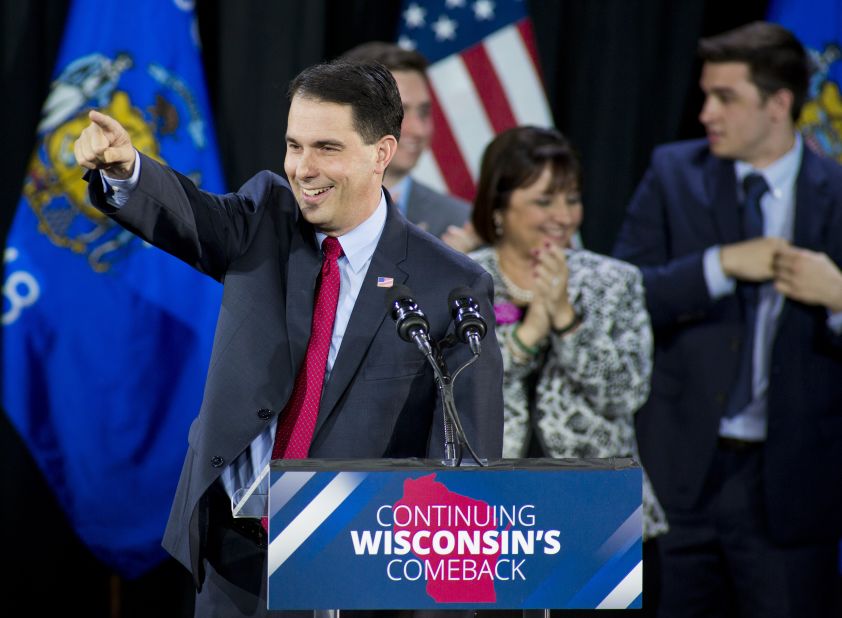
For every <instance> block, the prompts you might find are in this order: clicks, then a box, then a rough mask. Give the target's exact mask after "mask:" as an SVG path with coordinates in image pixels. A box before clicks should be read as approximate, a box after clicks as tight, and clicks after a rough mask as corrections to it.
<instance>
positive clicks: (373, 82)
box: [287, 59, 403, 144]
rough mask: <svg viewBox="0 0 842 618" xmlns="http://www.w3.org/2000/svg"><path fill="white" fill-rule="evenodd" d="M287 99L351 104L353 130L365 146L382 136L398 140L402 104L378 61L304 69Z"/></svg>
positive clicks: (295, 80) (398, 93)
mask: <svg viewBox="0 0 842 618" xmlns="http://www.w3.org/2000/svg"><path fill="white" fill-rule="evenodd" d="M287 96H289V99H290V100H292V99H293V97H296V96H301V97H304V98H308V99H314V100H316V101H323V102H325V103H338V104H340V105H350V106H351V114H352V118H353V121H354V129H356V131H357V133H359V134H360V137H362V140H363V142H364V143H366V144H373V143H374V142H376V141H377V140H379V139H380V138H381V137H384V136H386V135H394V136H395V139H397V140H399V139H400V137H401V122H403V105H402V104H401V96H400V92H398V85H397V83H395V78H394V77H392V74H391V73H390V72H389V70H388V69H387V68H386V67H384V66H383V65H382V64H380V63H379V62H351V61H348V60H343V59H339V60H334V61H332V62H325V63H322V64H317V65H314V66H311V67H309V68H307V69H304V70H303V71H301V73H299V74H298V75H297V76H296V78H295V79H293V80H292V83H290V86H289V91H288V92H287Z"/></svg>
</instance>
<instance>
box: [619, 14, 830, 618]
mask: <svg viewBox="0 0 842 618" xmlns="http://www.w3.org/2000/svg"><path fill="white" fill-rule="evenodd" d="M699 51H700V56H701V58H702V60H703V61H704V66H703V69H702V75H701V87H702V90H703V91H704V93H705V103H704V107H703V108H702V111H701V114H700V120H701V122H702V124H703V125H704V126H705V129H706V131H707V139H706V140H699V141H691V142H683V143H677V144H671V145H667V146H663V147H660V148H658V149H657V150H656V151H655V153H654V155H653V158H652V165H651V167H650V169H649V171H648V172H647V173H646V176H645V177H644V179H643V181H642V182H641V184H640V186H639V187H638V189H637V192H636V194H635V196H634V198H633V199H632V202H631V205H630V206H629V210H628V213H627V217H626V221H625V223H624V225H623V228H622V230H621V232H620V235H619V238H618V241H617V245H616V248H615V252H614V254H615V256H616V257H619V258H621V259H625V260H628V261H630V262H632V263H633V264H636V265H637V266H639V267H640V268H641V270H642V272H643V278H644V286H645V288H646V294H647V304H648V308H649V311H650V313H651V316H652V322H653V326H654V328H655V345H656V347H655V366H654V372H653V380H652V391H651V395H650V398H649V401H648V402H647V403H646V405H645V406H644V407H643V408H642V409H641V410H640V411H639V412H638V415H637V432H638V442H639V445H640V455H641V459H642V461H643V464H644V465H645V466H646V469H647V470H648V472H649V474H650V476H651V479H652V482H653V485H654V487H655V490H656V493H657V495H658V498H659V499H660V501H661V503H662V504H663V506H664V507H665V510H666V514H667V519H668V521H669V526H670V532H669V533H668V534H667V535H666V536H664V537H662V538H661V539H659V548H660V551H661V567H662V571H663V590H662V597H661V601H662V606H661V608H660V612H659V615H661V616H681V617H692V616H733V615H740V616H757V617H760V616H762V617H764V618H769V617H773V616H780V617H784V616H786V617H792V616H798V617H799V618H805V617H808V616H811V617H812V616H814V617H816V618H819V617H824V616H830V615H838V614H835V613H834V612H835V611H838V609H837V608H835V605H834V604H835V600H834V596H835V584H834V581H835V573H836V570H837V565H838V561H837V553H838V551H837V548H838V541H839V538H840V534H842V459H840V457H839V453H840V452H842V299H840V294H839V293H838V291H836V292H832V291H831V292H829V291H828V290H832V289H833V287H834V285H835V286H838V285H839V283H838V280H839V264H840V263H842V233H840V231H842V168H840V166H839V165H838V164H837V163H836V162H834V161H832V160H829V159H825V158H822V157H820V156H818V155H816V154H815V153H813V152H812V151H811V150H810V149H809V148H807V147H806V146H805V144H804V142H803V140H802V138H801V136H800V135H799V133H798V132H797V131H796V128H795V121H796V119H797V118H798V115H799V111H800V109H801V106H802V104H803V102H804V100H805V97H806V93H807V85H808V78H809V69H808V60H807V55H806V53H805V51H804V48H803V47H802V45H801V44H800V43H799V42H798V40H797V39H796V38H795V37H794V36H793V35H792V34H791V33H790V32H788V31H787V30H786V29H784V28H782V27H780V26H778V25H775V24H770V23H753V24H749V25H747V26H744V27H741V28H739V29H737V30H734V31H731V32H727V33H725V34H722V35H719V36H716V37H712V38H709V39H704V40H702V41H701V43H700V46H699ZM833 281H836V282H837V283H835V284H831V282H833ZM822 290H824V291H822Z"/></svg>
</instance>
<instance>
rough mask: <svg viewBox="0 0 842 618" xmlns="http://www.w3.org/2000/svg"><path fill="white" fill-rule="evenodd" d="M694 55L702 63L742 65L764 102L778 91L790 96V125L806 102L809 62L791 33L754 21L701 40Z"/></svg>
mask: <svg viewBox="0 0 842 618" xmlns="http://www.w3.org/2000/svg"><path fill="white" fill-rule="evenodd" d="M698 53H699V58H701V59H702V60H703V61H704V62H712V63H718V62H744V63H746V64H747V65H748V69H749V79H750V80H751V82H752V83H753V84H754V85H755V86H757V89H758V90H759V91H760V94H761V96H762V97H763V100H764V101H765V100H766V98H767V97H769V96H771V95H772V94H774V93H775V92H777V91H778V90H781V89H782V88H785V89H787V90H789V91H790V92H792V99H793V100H792V110H791V114H790V115H791V116H792V119H793V121H795V120H798V116H799V114H800V113H801V107H802V106H803V105H804V101H805V100H806V98H807V89H808V87H809V82H810V59H809V57H808V56H807V52H806V51H805V50H804V46H803V45H802V44H801V42H800V41H799V40H798V39H797V38H796V37H795V35H794V34H792V32H790V31H789V30H787V29H786V28H784V27H783V26H779V25H778V24H773V23H769V22H764V21H756V22H753V23H750V24H746V25H745V26H740V27H739V28H735V29H734V30H729V31H728V32H723V33H722V34H718V35H716V36H712V37H708V38H706V39H702V40H701V41H699V48H698Z"/></svg>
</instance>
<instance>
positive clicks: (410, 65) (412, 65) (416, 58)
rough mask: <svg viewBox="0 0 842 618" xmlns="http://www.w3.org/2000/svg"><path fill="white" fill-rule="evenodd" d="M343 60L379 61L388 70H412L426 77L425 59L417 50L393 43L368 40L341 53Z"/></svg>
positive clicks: (426, 64) (426, 63)
mask: <svg viewBox="0 0 842 618" xmlns="http://www.w3.org/2000/svg"><path fill="white" fill-rule="evenodd" d="M341 57H342V59H343V60H349V61H353V62H379V63H380V64H382V65H383V66H384V67H386V68H387V69H389V70H390V71H392V72H394V71H412V72H415V73H420V74H421V76H422V77H423V78H424V79H426V78H427V66H428V64H429V63H428V62H427V59H426V58H425V57H424V56H422V55H421V54H419V53H418V52H417V51H414V50H410V49H404V48H403V47H401V46H399V45H395V44H394V43H384V42H383V41H369V42H368V43H362V44H361V45H357V46H356V47H354V48H352V49H349V50H348V51H346V52H345V53H344V54H342V56H341Z"/></svg>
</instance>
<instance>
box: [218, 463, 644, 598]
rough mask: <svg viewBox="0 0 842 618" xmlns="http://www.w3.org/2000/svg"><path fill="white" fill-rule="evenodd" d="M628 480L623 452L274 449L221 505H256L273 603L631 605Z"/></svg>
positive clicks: (637, 587)
mask: <svg viewBox="0 0 842 618" xmlns="http://www.w3.org/2000/svg"><path fill="white" fill-rule="evenodd" d="M641 482H642V475H641V470H640V468H639V466H638V465H637V464H636V462H634V461H633V460H631V459H625V458H612V459H593V460H580V459H575V460H574V459H528V460H501V461H498V462H492V463H490V464H489V465H488V466H486V467H471V466H463V467H458V468H455V467H446V466H443V465H441V463H440V462H436V461H429V460H417V459H402V460H382V459H377V460H319V459H308V460H280V461H276V462H273V463H272V464H271V466H270V467H269V469H267V470H266V471H265V476H264V477H263V478H262V482H260V483H259V484H256V485H255V486H253V487H252V488H251V490H250V491H249V492H245V493H244V495H242V496H235V499H237V498H239V502H238V503H237V504H236V505H235V508H234V511H235V515H238V516H260V515H262V514H263V513H268V516H269V545H268V560H267V564H268V578H269V582H268V607H269V609H273V610H274V609H277V610H284V609H315V610H319V609H328V608H343V609H544V608H553V609H573V608H589V609H594V608H595V609H609V608H613V609H618V608H619V609H626V608H628V609H637V608H640V607H641V606H642V580H643V563H642V547H643V546H642V543H643V540H642V518H643V515H642V508H641ZM258 485H259V486H258ZM246 494H247V495H246Z"/></svg>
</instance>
